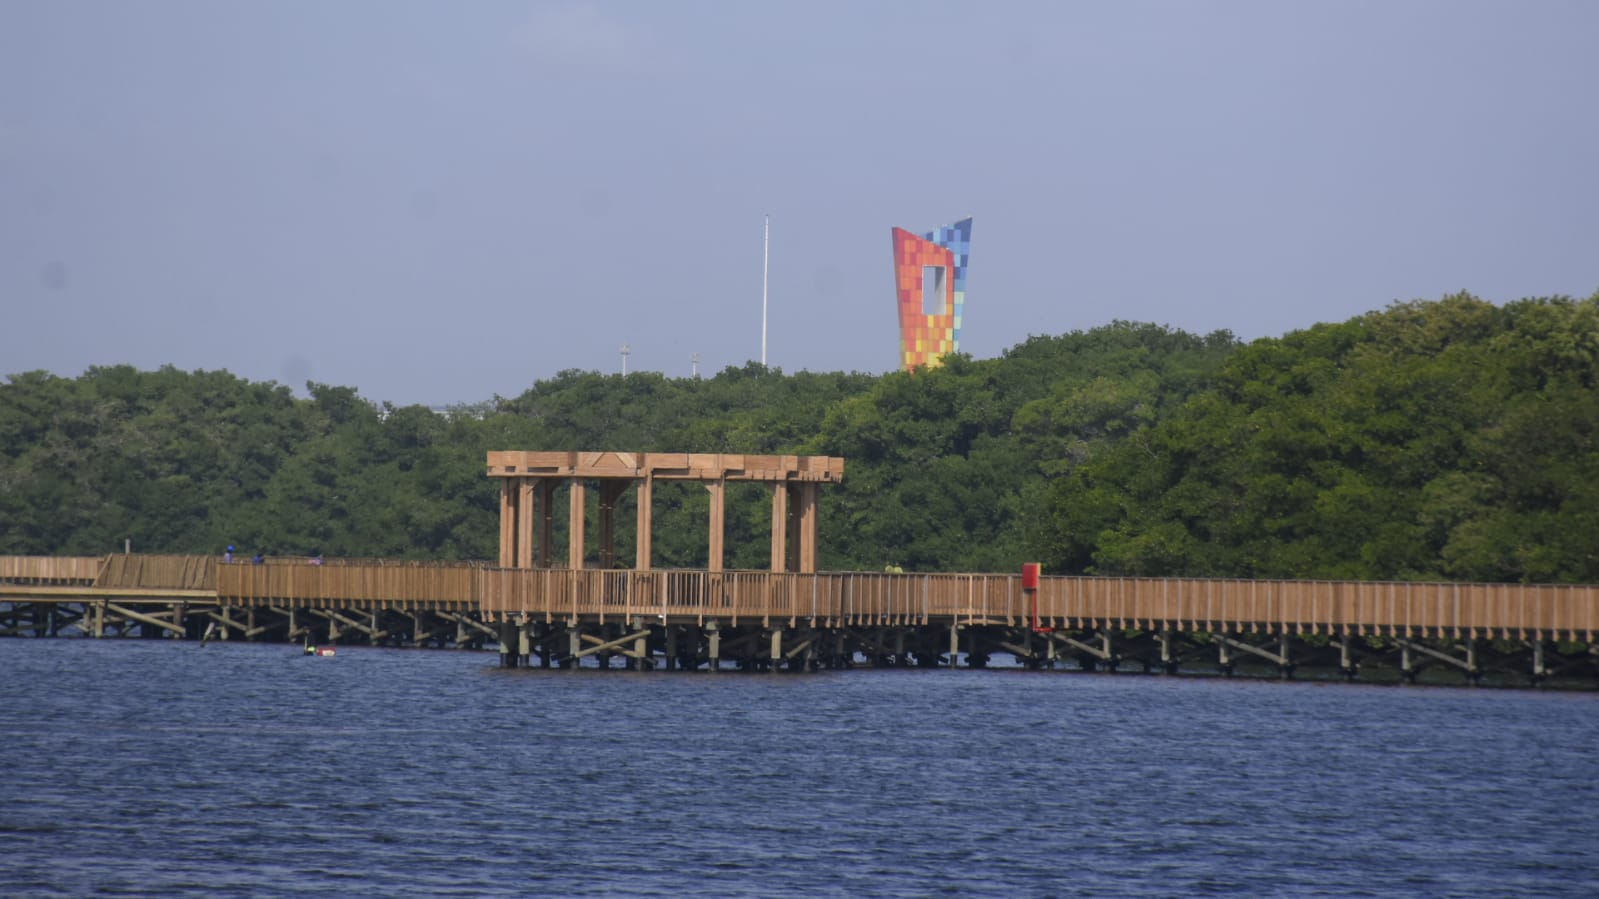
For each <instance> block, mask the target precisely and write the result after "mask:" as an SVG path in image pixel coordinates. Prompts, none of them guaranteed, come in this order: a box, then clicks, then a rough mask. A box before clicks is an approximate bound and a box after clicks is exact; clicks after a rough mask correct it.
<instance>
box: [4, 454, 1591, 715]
mask: <svg viewBox="0 0 1599 899" xmlns="http://www.w3.org/2000/svg"><path fill="white" fill-rule="evenodd" d="M487 462H488V472H487V473H488V475H489V476H490V477H493V478H496V479H499V480H500V482H501V485H502V487H501V502H500V557H499V560H498V564H497V565H495V564H491V563H489V562H486V561H484V562H418V561H394V560H382V559H326V560H323V559H320V558H319V559H317V560H314V561H313V560H309V559H272V560H266V561H264V562H263V563H260V564H252V563H250V562H243V561H238V560H232V561H228V560H224V559H222V558H218V557H214V556H192V555H191V556H162V555H130V554H113V555H108V556H104V557H76V558H53V557H0V636H28V635H31V636H57V635H68V634H80V635H84V636H89V637H97V638H104V637H129V636H137V637H145V638H161V637H166V638H183V639H191V640H199V641H201V642H205V641H209V640H247V641H268V642H291V643H306V644H311V643H316V644H326V643H342V644H367V645H375V646H432V647H446V646H450V647H465V648H479V649H494V650H497V651H498V652H499V653H500V658H501V662H502V664H503V665H504V666H506V667H512V668H514V667H523V666H537V667H542V668H566V669H578V668H583V667H596V666H597V667H600V668H609V667H612V666H613V665H615V666H617V667H628V668H633V669H638V670H650V669H665V670H709V671H716V670H721V669H723V668H737V669H742V670H765V671H774V670H795V671H808V670H816V669H821V668H849V667H854V666H861V665H869V666H874V667H921V668H937V667H944V668H953V667H956V666H959V665H965V666H968V667H972V668H982V667H987V666H988V665H989V663H990V661H991V660H992V659H994V657H996V656H1001V657H1003V656H1009V657H1011V659H1012V660H1013V661H1014V662H1015V663H1016V664H1018V665H1020V666H1023V667H1026V668H1038V669H1048V668H1064V669H1071V670H1087V671H1122V670H1138V671H1147V672H1163V673H1168V674H1178V673H1219V674H1222V675H1230V674H1233V673H1235V672H1238V673H1250V674H1255V675H1267V676H1276V677H1283V678H1289V677H1295V676H1302V675H1303V674H1305V673H1308V672H1316V673H1317V674H1318V676H1324V677H1343V678H1347V679H1356V678H1362V679H1379V680H1392V681H1416V680H1418V679H1434V680H1436V679H1442V680H1446V681H1453V682H1457V683H1458V682H1461V681H1465V682H1469V683H1477V682H1480V681H1482V680H1483V679H1484V678H1488V679H1490V680H1493V681H1494V682H1499V683H1509V684H1517V685H1528V684H1542V683H1546V682H1549V681H1551V680H1552V679H1555V680H1558V681H1559V682H1560V683H1562V684H1570V685H1580V686H1585V687H1588V688H1594V687H1599V644H1596V643H1595V641H1594V634H1595V632H1599V587H1596V586H1593V585H1580V586H1567V585H1541V584H1455V583H1372V582H1356V581H1304V580H1230V579H1193V578H1117V577H1043V578H1039V579H1037V581H1036V586H1034V584H1033V582H1032V581H1031V580H1027V581H1024V579H1023V577H1022V575H1021V574H1020V573H1017V574H1000V573H996V574H905V573H897V572H896V573H887V572H885V573H876V572H818V571H816V570H815V569H816V546H817V527H818V514H817V513H818V504H817V490H818V488H819V487H821V486H823V485H825V484H828V483H836V482H837V481H838V480H839V479H840V478H842V476H843V471H844V460H842V459H835V458H829V457H807V456H747V455H727V454H663V453H565V452H561V453H544V452H493V453H489V454H488V458H487ZM661 480H686V481H697V482H699V483H701V484H703V485H704V486H705V488H706V489H707V490H708V491H709V492H710V494H711V503H710V512H709V521H708V522H707V532H706V533H707V541H708V545H709V560H710V562H709V565H708V567H707V568H706V569H703V570H682V569H660V568H656V567H654V565H653V556H652V551H651V544H652V540H653V537H652V527H653V522H652V510H651V505H652V500H651V497H652V487H653V485H654V484H655V483H656V482H657V481H661ZM730 481H757V482H762V483H765V484H768V485H769V486H770V487H771V490H772V519H771V520H772V530H771V568H770V570H767V571H738V570H724V569H723V566H722V560H723V553H722V539H723V536H722V530H723V528H722V523H723V511H722V499H723V496H724V493H725V488H726V485H727V483H728V482H730ZM557 486H563V487H564V488H565V489H566V491H567V494H568V495H567V502H566V504H565V505H566V514H567V516H568V517H567V533H568V535H569V536H568V541H567V549H566V554H565V556H566V557H565V559H564V560H557V559H556V558H555V553H554V547H553V545H552V544H553V540H552V534H553V533H554V527H553V521H554V518H555V507H556V505H557V503H556V500H555V498H554V495H555V489H556V487H557ZM591 487H597V492H598V495H599V503H598V508H599V513H600V514H599V519H600V520H599V552H598V557H599V560H600V563H601V564H600V567H598V568H590V567H588V565H587V561H588V559H589V558H590V556H589V553H588V552H587V547H586V546H585V541H586V538H587V536H588V532H589V530H590V528H589V527H588V525H587V523H586V521H585V515H586V510H587V508H588V502H587V499H586V496H587V491H588V490H589V489H590V488H591ZM630 489H636V490H637V495H638V503H637V515H638V528H637V542H636V545H635V553H634V565H633V567H631V568H623V567H617V565H618V562H617V554H616V548H615V547H614V546H613V545H612V537H613V533H614V528H613V522H612V514H613V512H614V510H615V508H616V505H617V500H618V499H619V498H620V497H621V496H622V495H623V493H625V492H626V491H627V490H630ZM557 561H561V562H564V564H559V565H558V564H556V563H557Z"/></svg>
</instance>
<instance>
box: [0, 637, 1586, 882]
mask: <svg viewBox="0 0 1599 899" xmlns="http://www.w3.org/2000/svg"><path fill="white" fill-rule="evenodd" d="M0 676H3V678H4V684H5V697H6V698H5V714H4V715H3V716H0V739H3V743H0V747H3V748H0V754H3V758H4V759H5V768H6V770H5V773H4V777H5V787H4V801H3V802H0V895H5V896H36V895H70V896H81V895H86V894H91V893H94V894H110V895H116V894H130V895H162V896H166V895H177V894H188V895H206V896H222V895H235V896H259V895H271V894H291V893H292V894H296V895H305V894H321V895H329V896H333V895H351V894H363V895H383V896H401V895H458V896H479V895H508V896H522V895H534V894H553V895H654V896H669V895H670V896H677V895H684V894H688V893H694V894H699V895H710V896H772V895H824V896H834V895H836V896H844V895H849V896H928V895H961V896H965V895H973V896H1006V897H1017V896H1063V895H1076V894H1098V895H1118V896H1141V895H1148V896H1189V895H1222V894H1236V895H1248V896H1260V895H1281V896H1301V895H1329V896H1347V895H1366V896H1505V895H1522V896H1585V897H1586V896H1593V895H1596V894H1599V824H1596V823H1595V815H1594V813H1595V809H1599V695H1596V694H1592V693H1542V692H1534V691H1511V690H1489V689H1477V690H1473V689H1465V688H1459V689H1456V688H1441V687H1374V686H1364V685H1349V684H1297V683H1277V682H1267V681H1247V680H1221V679H1202V678H1161V677H1153V676H1144V675H1125V674H1123V675H1105V674H1081V673H1060V672H1023V671H1005V670H991V671H970V670H964V669H963V670H957V671H947V670H946V671H925V670H856V671H848V672H818V673H812V674H804V675H794V674H742V673H734V672H722V673H718V674H710V673H704V672H701V673H694V674H683V673H670V672H655V673H648V674H634V673H629V672H622V671H609V672H601V671H597V670H592V669H590V670H584V671H578V672H559V671H556V672H546V671H538V670H531V671H529V670H523V671H503V670H500V669H499V668H498V657H497V656H496V655H494V654H491V653H475V652H461V651H449V650H394V649H370V648H340V650H339V654H338V655H337V656H335V657H333V658H307V657H304V656H301V655H300V654H299V651H298V649H296V648H295V647H292V646H284V645H251V644H242V643H223V644H217V643H212V644H211V645H209V646H205V647H200V646H198V645H197V644H194V643H183V642H171V641H145V640H103V641H95V640H87V639H45V640H36V639H8V640H0Z"/></svg>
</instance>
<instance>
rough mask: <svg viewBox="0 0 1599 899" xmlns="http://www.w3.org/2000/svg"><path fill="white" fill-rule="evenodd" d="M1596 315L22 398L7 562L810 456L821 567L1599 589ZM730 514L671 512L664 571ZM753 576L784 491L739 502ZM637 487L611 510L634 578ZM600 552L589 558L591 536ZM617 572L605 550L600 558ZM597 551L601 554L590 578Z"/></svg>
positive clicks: (124, 383)
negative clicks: (538, 486) (426, 386)
mask: <svg viewBox="0 0 1599 899" xmlns="http://www.w3.org/2000/svg"><path fill="white" fill-rule="evenodd" d="M1596 373H1599V296H1595V297H1593V298H1590V299H1587V300H1581V301H1578V300H1570V299H1564V298H1555V299H1543V300H1525V301H1521V302H1516V303H1509V304H1506V305H1504V306H1494V305H1492V304H1490V303H1487V302H1484V301H1481V300H1478V299H1476V298H1473V297H1471V296H1469V295H1457V296H1451V297H1446V298H1444V299H1443V300H1441V301H1435V302H1412V303H1403V304H1396V305H1394V306H1392V307H1390V308H1389V309H1387V310H1384V311H1381V312H1374V313H1371V314H1368V315H1364V316H1360V317H1358V318H1355V319H1353V320H1350V321H1347V322H1343V323H1341V324H1325V325H1317V326H1315V327H1312V328H1310V329H1308V330H1304V331H1299V332H1294V333H1291V334H1288V335H1286V336H1284V337H1282V338H1274V339H1264V340H1257V341H1255V342H1253V343H1250V344H1248V345H1240V344H1239V343H1238V342H1237V341H1235V340H1234V339H1233V337H1232V336H1231V335H1230V334H1228V333H1227V332H1217V333H1215V334H1211V335H1208V336H1203V337H1201V336H1197V335H1192V334H1187V333H1184V332H1181V331H1176V330H1172V329H1169V328H1165V327H1160V326H1156V325H1148V324H1132V323H1125V322H1115V323H1112V324H1110V325H1107V326H1105V327H1101V328H1096V329H1094V330H1091V331H1086V332H1074V333H1071V334H1066V335H1062V336H1058V337H1032V338H1029V339H1028V340H1027V342H1025V343H1022V344H1020V345H1018V346H1016V347H1014V348H1012V349H1011V350H1009V351H1007V352H1006V353H1004V354H1003V355H1002V356H1000V357H999V358H996V359H987V360H975V359H972V358H970V357H967V356H955V357H952V358H950V359H949V360H948V361H947V364H946V365H945V366H943V367H942V368H939V369H935V370H931V371H919V372H917V373H914V374H906V373H898V372H896V373H892V374H888V375H883V376H876V375H865V374H845V373H811V372H800V373H798V374H792V375H788V374H784V373H782V372H781V371H778V370H776V369H768V368H765V367H763V366H760V365H758V364H754V363H751V364H749V365H746V366H744V367H742V368H728V369H726V370H724V371H722V372H721V373H719V374H717V375H716V376H715V377H711V378H705V379H670V378H666V377H663V376H661V375H659V374H653V373H637V374H631V375H628V376H626V377H623V376H619V375H604V374H599V373H596V372H583V371H565V372H561V373H560V374H558V375H556V376H555V377H554V378H551V379H549V380H545V381H539V382H537V383H535V384H534V385H533V386H532V387H531V388H530V389H529V390H527V391H526V392H525V393H523V394H522V395H521V396H518V397H515V398H509V399H503V398H496V399H495V400H493V401H490V402H486V403H482V404H479V405H476V406H469V407H459V408H455V409H452V410H450V411H449V412H448V413H446V414H438V413H435V412H433V411H431V410H428V409H425V408H422V407H419V406H411V407H403V408H396V407H393V406H389V405H386V404H385V405H383V406H376V405H373V404H371V403H369V402H367V401H365V400H364V399H362V398H361V397H360V396H359V395H357V393H356V391H355V390H354V389H352V388H348V387H334V386H329V385H324V384H315V383H313V384H309V385H307V389H308V392H309V394H310V396H309V398H308V399H297V398H295V397H294V396H293V394H292V393H291V391H290V390H289V389H288V388H287V387H283V386H279V385H276V384H273V383H265V384H260V383H250V382H248V381H244V380H241V379H239V378H236V377H234V376H233V375H230V374H228V373H226V372H204V371H199V372H192V373H190V372H182V371H178V370H176V369H173V368H170V367H168V368H163V369H161V370H159V371H154V372H142V371H137V370H134V369H132V368H130V367H126V366H116V367H103V368H92V369H90V370H89V371H87V372H85V373H84V374H83V375H82V376H81V377H78V378H71V379H69V378H60V377H54V376H51V375H49V374H45V373H42V372H30V373H25V374H19V375H12V376H11V377H10V378H8V379H7V381H6V382H5V383H3V384H0V554H34V553H40V554H78V553H84V554H97V553H102V552H108V551H113V550H117V549H120V548H121V546H122V544H123V541H124V540H125V539H126V540H131V541H132V542H133V544H134V547H135V548H136V549H138V550H141V551H147V552H217V551H220V549H221V547H222V546H224V545H226V544H228V543H233V544H237V545H239V546H240V547H241V549H244V550H246V551H249V552H254V551H257V550H261V551H265V552H267V553H269V554H273V555H290V554H309V553H313V552H321V553H326V554H328V555H343V556H389V557H442V558H484V559H487V558H492V557H493V556H494V555H495V553H496V551H497V546H496V543H497V539H498V528H497V525H496V516H497V504H498V487H497V484H496V483H494V482H492V481H490V479H488V478H486V477H484V475H483V460H484V454H485V452H486V451H488V450H491V449H552V450H577V449H585V450H594V449H618V450H643V451H679V452H682V451H688V452H746V453H816V454H828V455H839V456H843V457H845V459H846V460H847V467H846V475H845V479H844V483H843V484H842V485H839V486H837V487H828V488H825V489H824V490H823V506H822V522H823V525H822V536H823V546H822V565H823V567H824V568H828V569H850V568H864V569H878V570H880V569H881V568H882V567H883V566H885V565H888V564H897V565H900V566H902V567H904V568H905V569H906V570H913V571H915V570H922V571H926V570H975V571H1012V570H1015V569H1016V568H1017V566H1018V565H1019V563H1020V562H1021V561H1022V560H1024V559H1039V560H1042V561H1044V562H1045V564H1046V567H1047V570H1051V571H1057V572H1077V571H1086V572H1100V573H1131V574H1144V575H1177V574H1185V575H1216V576H1271V577H1336V578H1401V579H1432V578H1447V579H1463V580H1508V581H1516V580H1529V581H1595V580H1599V446H1596V443H1595V437H1596V434H1595V432H1596V429H1599V393H1596V386H1599V385H1596V384H1595V379H1596ZM706 497H707V494H706V492H705V491H704V490H703V489H701V488H699V487H698V486H697V485H691V484H681V485H678V484H674V485H663V486H662V487H661V488H660V489H659V490H658V493H657V498H656V507H655V516H656V521H657V536H656V559H655V563H656V564H658V565H668V566H684V567H692V566H697V565H701V564H703V563H704V558H705V552H706V549H705V536H704V521H705V512H706V504H707V499H706ZM729 501H730V505H729V508H728V514H727V527H728V542H727V545H728V553H729V557H728V559H727V562H728V564H729V566H731V567H741V568H759V567H763V566H764V563H765V560H766V554H767V552H768V550H767V529H768V527H769V523H768V518H769V512H768V493H767V492H766V491H765V490H763V489H762V488H760V487H759V486H758V485H741V486H739V487H737V488H735V489H731V490H730V493H729ZM631 502H632V498H631V495H629V496H627V497H625V498H624V500H623V505H622V508H621V510H620V512H621V514H620V515H619V525H620V526H619V529H618V530H619V533H618V546H619V556H620V557H621V558H624V559H631V545H632V539H633V534H632V529H631V521H632V520H633V518H632V507H631V505H630V504H631ZM593 542H594V541H592V540H591V541H590V543H591V544H592V543H593ZM591 555H592V556H594V557H595V558H597V548H592V547H591ZM595 558H591V559H590V563H591V564H592V563H593V561H594V560H595Z"/></svg>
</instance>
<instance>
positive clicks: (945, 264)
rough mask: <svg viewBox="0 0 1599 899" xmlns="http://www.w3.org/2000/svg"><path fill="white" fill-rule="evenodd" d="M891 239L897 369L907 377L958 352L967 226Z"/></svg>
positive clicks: (900, 233)
mask: <svg viewBox="0 0 1599 899" xmlns="http://www.w3.org/2000/svg"><path fill="white" fill-rule="evenodd" d="M893 237H894V283H895V287H896V288H897V290H896V293H897V294H898V299H899V359H900V367H901V368H903V369H905V370H906V371H910V370H912V369H914V368H916V367H917V366H919V365H927V366H934V365H938V364H940V362H941V361H942V359H943V357H944V355H945V354H946V353H953V352H955V351H957V350H958V349H959V348H960V337H961V307H962V306H963V305H964V304H965V302H966V263H967V261H968V260H969V258H970V256H971V249H972V220H971V219H969V218H965V219H961V220H960V221H958V222H956V223H955V224H953V225H946V226H945V227H942V228H936V229H934V230H932V231H929V232H928V233H926V234H922V235H916V234H912V233H911V232H909V231H906V230H905V229H903V228H895V229H894V234H893Z"/></svg>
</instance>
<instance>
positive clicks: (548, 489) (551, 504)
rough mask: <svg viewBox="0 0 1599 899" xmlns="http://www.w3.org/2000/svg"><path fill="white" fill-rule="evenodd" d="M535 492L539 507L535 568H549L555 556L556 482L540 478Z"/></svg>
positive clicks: (534, 554)
mask: <svg viewBox="0 0 1599 899" xmlns="http://www.w3.org/2000/svg"><path fill="white" fill-rule="evenodd" d="M533 491H534V496H535V498H536V501H537V505H538V514H537V516H536V519H537V522H538V524H537V525H536V527H537V529H538V530H537V535H536V537H535V538H534V541H535V549H534V553H533V559H534V561H533V566H534V567H535V568H549V567H550V566H551V565H552V564H554V556H555V482H554V481H552V480H550V479H549V478H539V479H538V484H537V485H536V486H535V487H534V488H533Z"/></svg>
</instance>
